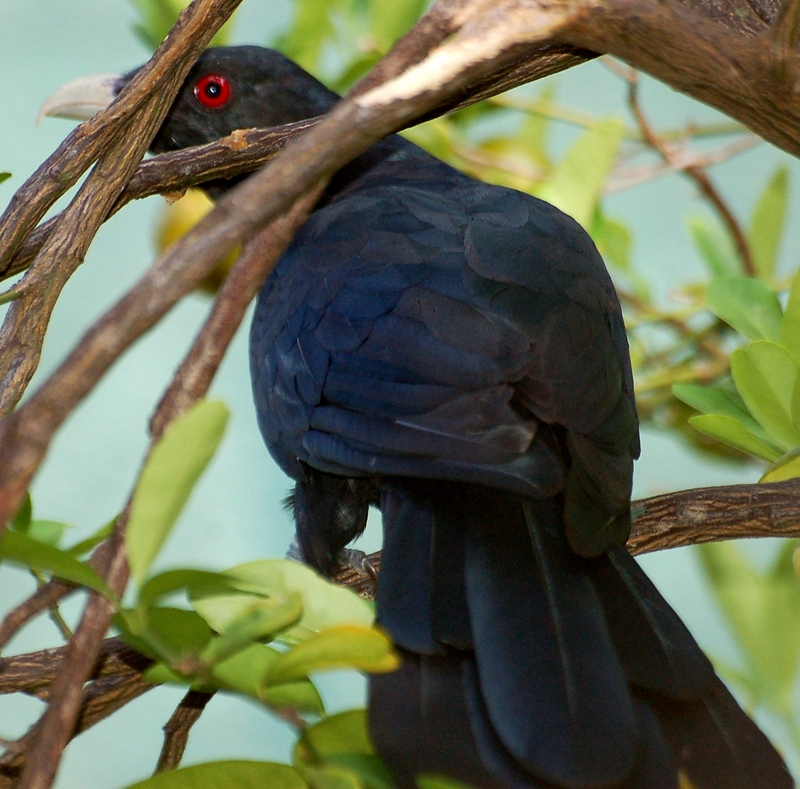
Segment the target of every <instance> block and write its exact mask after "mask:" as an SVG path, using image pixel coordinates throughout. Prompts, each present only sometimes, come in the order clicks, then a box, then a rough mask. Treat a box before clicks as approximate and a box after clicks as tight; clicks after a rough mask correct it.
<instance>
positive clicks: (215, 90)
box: [194, 74, 231, 110]
mask: <svg viewBox="0 0 800 789" xmlns="http://www.w3.org/2000/svg"><path fill="white" fill-rule="evenodd" d="M194 95H195V97H196V98H197V100H198V101H199V102H200V103H201V104H202V105H203V106H204V107H207V108H208V109H211V110H218V109H220V108H221V107H224V106H225V105H226V104H227V103H228V100H229V99H230V97H231V84H230V82H228V80H227V79H225V77H223V76H221V75H220V74H206V75H205V76H202V77H200V79H199V80H197V82H196V83H195V86H194Z"/></svg>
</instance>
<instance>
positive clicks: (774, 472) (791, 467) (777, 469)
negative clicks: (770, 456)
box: [759, 447, 800, 482]
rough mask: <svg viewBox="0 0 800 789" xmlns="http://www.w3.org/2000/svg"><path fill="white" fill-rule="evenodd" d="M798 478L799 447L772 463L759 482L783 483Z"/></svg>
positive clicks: (799, 475) (799, 468)
mask: <svg viewBox="0 0 800 789" xmlns="http://www.w3.org/2000/svg"><path fill="white" fill-rule="evenodd" d="M796 477H800V447H798V448H797V449H792V450H791V451H790V452H787V453H786V454H785V455H783V456H782V457H781V458H779V459H778V460H777V461H776V462H775V463H773V464H772V465H771V466H770V467H769V468H768V469H767V470H766V471H765V472H764V475H763V476H762V477H761V479H760V480H759V482H783V481H784V480H787V479H795V478H796Z"/></svg>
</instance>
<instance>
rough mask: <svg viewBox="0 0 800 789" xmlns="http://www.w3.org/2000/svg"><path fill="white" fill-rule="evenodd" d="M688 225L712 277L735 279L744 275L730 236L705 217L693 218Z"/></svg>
mask: <svg viewBox="0 0 800 789" xmlns="http://www.w3.org/2000/svg"><path fill="white" fill-rule="evenodd" d="M688 225H689V234H690V235H691V237H692V240H693V241H694V244H695V246H696V247H697V249H698V251H699V252H700V255H701V256H702V258H703V260H704V261H705V263H706V266H707V268H708V270H709V273H710V274H711V276H712V277H735V276H738V275H741V274H742V263H741V259H740V257H739V253H738V252H737V250H736V247H735V246H734V244H733V241H732V240H731V237H730V234H728V233H726V232H725V231H724V230H723V229H722V228H721V227H720V226H719V225H718V224H717V223H716V222H711V221H709V220H708V219H706V218H705V217H700V216H694V217H691V218H690V219H689V221H688Z"/></svg>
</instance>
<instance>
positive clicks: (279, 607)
mask: <svg viewBox="0 0 800 789" xmlns="http://www.w3.org/2000/svg"><path fill="white" fill-rule="evenodd" d="M302 613H303V603H302V600H301V597H300V595H299V594H289V595H286V596H285V597H273V598H267V599H265V600H260V601H259V602H258V603H256V604H255V605H252V606H250V607H249V608H248V609H246V610H245V611H243V612H242V613H241V614H240V615H239V616H238V617H236V619H234V620H233V621H231V622H230V623H229V624H228V625H227V627H225V629H224V630H223V631H222V632H221V633H220V634H219V636H217V637H216V638H213V639H211V641H210V642H209V644H208V646H207V647H206V648H205V649H204V650H203V654H202V658H203V660H205V661H206V662H208V663H210V664H212V665H213V664H214V663H217V662H219V661H221V660H224V659H225V658H227V657H230V656H231V655H233V654H235V653H236V652H238V651H239V650H241V649H242V648H243V647H245V646H247V645H248V644H250V643H252V642H253V641H261V640H265V639H267V638H268V637H270V636H274V635H275V634H276V633H278V632H280V631H281V630H284V629H285V628H287V627H289V626H290V625H293V624H294V623H295V622H297V621H298V620H299V619H300V616H301V615H302Z"/></svg>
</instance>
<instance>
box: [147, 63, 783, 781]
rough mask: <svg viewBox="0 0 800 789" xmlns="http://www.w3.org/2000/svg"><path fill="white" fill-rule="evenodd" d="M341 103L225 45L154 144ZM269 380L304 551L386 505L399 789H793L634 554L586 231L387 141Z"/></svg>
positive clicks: (623, 433) (313, 550)
mask: <svg viewBox="0 0 800 789" xmlns="http://www.w3.org/2000/svg"><path fill="white" fill-rule="evenodd" d="M207 74H219V75H223V76H224V77H225V78H226V79H227V80H228V81H229V84H230V86H231V99H230V102H231V106H230V113H228V112H227V109H226V108H218V107H215V108H213V109H207V108H204V107H202V106H199V105H201V104H202V101H201V100H200V99H198V96H197V91H195V85H197V84H198V83H197V80H198V79H199V78H200V77H202V76H203V75H207ZM335 101H336V97H335V95H334V94H332V93H330V92H329V91H327V90H326V89H325V88H323V87H322V86H321V85H320V84H319V83H317V82H316V81H315V80H314V79H313V78H312V77H310V76H309V75H307V74H305V72H302V71H301V70H300V69H299V68H297V67H296V66H294V65H293V64H290V63H288V61H286V60H285V59H283V58H282V57H281V56H280V55H278V54H277V53H274V52H270V51H268V50H261V49H256V48H233V49H221V50H210V51H209V52H207V53H206V54H205V55H204V56H203V58H201V60H200V62H199V64H198V65H197V66H196V67H195V69H194V71H193V72H192V74H191V76H190V77H189V79H188V81H187V83H186V86H185V88H184V89H183V91H182V93H181V96H180V97H179V98H178V100H177V102H176V104H175V106H174V107H173V109H172V111H171V113H170V116H169V118H168V120H167V122H166V124H165V127H164V129H163V130H162V132H161V133H160V135H159V137H158V138H157V140H156V143H155V148H156V149H157V150H166V149H170V148H176V147H182V146H185V145H188V144H191V143H195V142H203V141H207V140H212V139H216V138H218V137H220V136H222V135H224V134H226V133H228V132H229V131H231V130H232V129H233V128H237V127H245V126H256V125H260V126H269V125H274V124H276V123H280V122H286V121H292V120H299V119H302V118H306V117H310V116H312V115H315V114H319V113H321V112H323V111H325V110H326V109H327V108H328V107H329V106H331V105H332V104H333V103H334V102H335ZM184 132H186V133H184ZM226 186H227V185H226V184H224V183H216V184H214V185H213V187H212V191H213V190H216V191H219V190H220V189H224V188H226ZM251 370H252V379H253V394H254V400H255V405H256V412H257V415H258V422H259V426H260V428H261V431H262V433H263V435H264V439H265V441H266V443H267V446H268V447H269V450H270V452H271V453H272V455H273V457H274V458H275V459H276V460H277V462H278V463H279V464H280V466H281V467H282V468H283V470H284V471H285V472H286V473H287V474H288V475H289V476H290V477H292V478H293V479H294V480H295V481H296V482H297V489H296V492H295V496H294V510H295V516H296V521H297V527H298V540H299V545H300V548H301V552H302V553H303V556H304V557H305V558H306V560H308V561H310V562H311V563H312V564H314V565H315V566H316V567H317V568H319V569H320V570H321V571H323V572H326V573H331V572H333V571H334V570H335V569H336V567H337V563H338V561H339V557H340V554H341V550H342V549H343V548H344V546H345V545H346V544H347V543H348V542H349V541H350V540H351V539H353V538H354V537H356V536H357V535H358V534H359V533H360V532H361V530H363V528H364V524H365V520H366V511H367V508H368V506H369V505H370V504H377V505H379V506H380V508H381V511H382V516H383V521H384V531H385V539H384V548H383V556H382V565H381V577H380V581H379V586H378V618H379V621H380V622H381V623H382V624H383V626H384V627H385V628H386V629H387V630H388V631H389V633H390V634H391V635H392V637H393V638H394V640H395V641H396V643H397V645H398V647H399V649H400V651H401V653H402V654H403V656H404V661H403V666H402V668H401V669H400V670H399V671H398V672H395V673H391V674H387V675H382V676H377V677H374V678H372V680H371V686H370V724H371V731H372V735H373V738H374V740H375V744H376V747H377V748H378V750H379V752H380V754H381V755H382V756H383V758H384V759H385V760H386V762H387V763H388V765H389V766H390V767H391V769H392V770H393V771H394V774H395V776H396V779H397V782H398V784H399V785H401V786H413V784H414V776H415V775H416V774H418V773H420V772H426V773H442V774H445V775H449V776H451V777H454V778H457V779H459V780H461V781H464V782H467V783H470V784H472V785H475V786H481V787H570V789H579V788H582V787H619V788H620V789H622V787H627V789H640V788H642V789H644V788H646V789H660V788H661V787H672V789H675V788H676V787H677V785H678V774H679V772H682V773H683V774H684V775H685V776H687V777H688V779H689V780H690V781H691V782H692V784H693V785H694V786H696V787H698V789H719V788H722V789H738V788H739V787H741V788H742V789H745V787H746V788H747V789H759V788H760V789H767V788H769V789H780V788H781V787H788V786H791V785H792V782H791V779H790V778H789V776H788V774H787V773H786V770H785V768H784V766H783V763H782V761H781V760H780V758H779V757H778V755H777V754H776V753H775V752H774V751H773V749H772V748H771V746H770V745H769V743H768V742H767V740H766V739H765V738H764V737H763V735H762V734H761V733H760V732H759V730H758V729H757V728H756V727H755V726H754V725H753V724H752V722H751V721H750V720H749V719H748V718H747V716H746V715H745V714H744V713H743V712H742V711H741V709H739V707H738V706H737V705H736V703H735V702H734V701H733V699H732V698H731V696H730V695H729V694H728V692H727V690H726V689H725V688H724V686H723V685H722V683H721V682H720V681H719V679H718V678H717V677H716V675H715V674H714V672H713V669H712V668H711V665H710V664H709V662H708V661H707V660H706V658H705V657H704V656H703V655H702V653H701V652H700V650H699V649H698V647H697V645H696V644H695V642H694V640H693V639H692V637H691V636H690V635H689V633H688V632H687V631H686V629H685V628H684V626H683V625H682V624H681V622H680V621H679V620H678V618H677V617H676V615H675V614H674V613H673V612H672V610H671V609H670V608H669V606H668V605H667V604H666V603H665V602H664V600H663V599H662V598H661V596H660V595H659V594H658V592H657V591H656V590H655V589H654V587H653V586H652V585H651V584H650V582H649V581H648V580H647V578H646V577H645V575H644V574H643V573H642V571H641V570H640V569H639V567H638V565H636V563H635V562H634V561H633V560H632V559H631V557H630V556H629V555H628V553H627V552H626V551H625V549H624V547H623V546H624V543H625V540H626V538H627V536H628V531H629V526H630V513H629V510H630V507H629V504H630V501H629V497H630V488H631V475H632V464H633V459H634V458H635V457H636V456H637V454H638V451H639V446H638V426H637V419H636V412H635V405H634V398H633V384H632V377H631V370H630V363H629V360H628V352H627V342H626V338H625V330H624V325H623V322H622V316H621V311H620V307H619V303H618V301H617V298H616V295H615V293H614V289H613V286H612V283H611V281H610V279H609V276H608V274H607V272H606V270H605V267H604V265H603V262H602V260H601V258H600V256H599V254H598V253H597V250H596V249H595V247H594V245H593V244H592V242H591V240H590V239H589V237H588V236H587V235H586V233H585V232H584V231H583V230H582V229H581V228H580V227H579V226H578V225H577V224H576V223H575V222H574V221H573V220H572V219H570V218H569V217H567V216H565V215H564V214H562V213H561V212H559V211H558V210H556V209H555V208H553V207H552V206H549V205H547V204H546V203H543V202H541V201H539V200H536V199H535V198H533V197H530V196H528V195H524V194H520V193H518V192H515V191H512V190H509V189H504V188H500V187H497V186H490V185H487V184H483V183H479V182H476V181H474V180H472V179H470V178H468V177H466V176H464V175H462V174H460V173H458V172H457V171H455V170H454V169H452V168H450V167H449V166H447V165H445V164H443V163H442V162H440V161H438V160H436V159H435V158H433V157H432V156H430V155H428V154H426V153H424V152H423V151H421V150H420V149H418V148H416V147H415V146H413V145H411V144H410V143H408V142H406V141H404V140H402V139H400V138H397V137H392V138H389V139H387V140H385V141H383V142H382V143H380V144H378V145H376V146H374V147H373V148H372V149H371V150H370V151H368V152H367V153H366V154H364V155H363V156H362V157H360V158H359V159H357V160H356V161H355V162H353V163H352V164H350V165H348V167H346V168H345V169H344V170H343V171H342V172H341V173H340V174H339V175H338V176H337V177H336V178H335V179H334V181H333V182H332V184H331V186H330V187H329V189H328V190H327V192H326V193H325V195H324V197H323V199H322V201H321V202H320V204H319V205H318V206H317V208H316V210H315V211H314V212H313V213H312V214H311V216H310V217H309V219H308V222H307V223H306V225H305V226H304V227H303V228H302V230H301V231H300V232H299V233H298V235H297V237H296V238H295V240H294V241H293V243H292V244H291V246H290V247H289V249H288V250H287V252H286V253H285V254H284V256H283V257H282V259H281V260H280V262H279V263H278V265H277V268H276V269H275V272H274V274H273V275H272V276H271V277H270V279H269V280H268V282H267V283H265V285H264V288H263V290H262V292H261V295H260V297H259V299H258V303H257V306H256V311H255V315H254V319H253V325H252V332H251Z"/></svg>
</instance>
